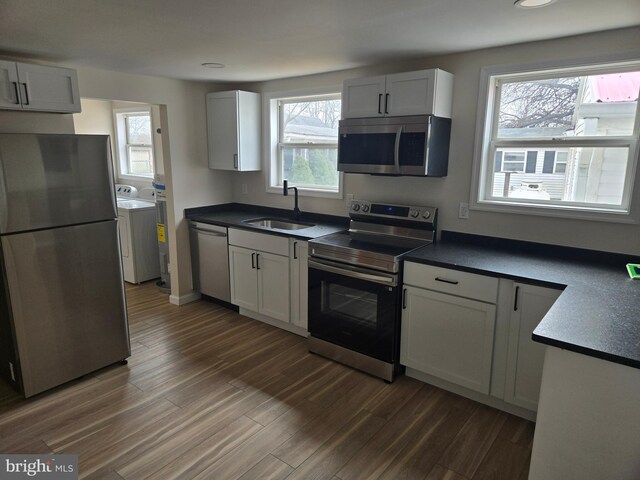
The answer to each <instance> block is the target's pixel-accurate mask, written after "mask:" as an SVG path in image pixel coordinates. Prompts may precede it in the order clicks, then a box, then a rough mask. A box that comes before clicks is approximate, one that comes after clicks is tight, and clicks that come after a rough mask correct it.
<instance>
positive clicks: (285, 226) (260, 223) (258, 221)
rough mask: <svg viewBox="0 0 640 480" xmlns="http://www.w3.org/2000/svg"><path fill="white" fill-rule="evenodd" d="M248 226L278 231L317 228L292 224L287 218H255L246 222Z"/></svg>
mask: <svg viewBox="0 0 640 480" xmlns="http://www.w3.org/2000/svg"><path fill="white" fill-rule="evenodd" d="M244 223H246V224H247V225H253V226H254V227H263V228H275V229H277V230H302V229H303V228H309V227H315V224H313V223H303V222H292V221H290V220H287V219H285V218H254V219H252V220H245V221H244Z"/></svg>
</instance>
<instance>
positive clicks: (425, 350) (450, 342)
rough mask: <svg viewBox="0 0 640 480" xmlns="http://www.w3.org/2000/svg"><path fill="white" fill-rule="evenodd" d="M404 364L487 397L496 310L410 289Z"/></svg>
mask: <svg viewBox="0 0 640 480" xmlns="http://www.w3.org/2000/svg"><path fill="white" fill-rule="evenodd" d="M404 295H405V299H404V300H405V303H404V306H405V308H404V310H403V312H402V337H401V338H402V340H401V347H400V363H402V364H403V365H406V366H407V367H411V368H414V369H416V370H419V371H421V372H424V373H426V374H429V375H433V376H435V377H438V378H441V379H443V380H446V381H449V382H452V383H455V384H457V385H461V386H463V387H466V388H469V389H471V390H475V391H477V392H481V393H485V394H488V393H489V387H490V381H491V359H492V354H493V330H494V324H495V316H496V307H495V305H492V304H489V303H485V302H480V301H477V300H471V299H467V298H461V297H457V296H454V295H449V294H445V293H440V292H434V291H431V290H426V289H422V288H416V287H411V286H407V287H405V291H404Z"/></svg>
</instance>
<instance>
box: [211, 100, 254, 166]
mask: <svg viewBox="0 0 640 480" xmlns="http://www.w3.org/2000/svg"><path fill="white" fill-rule="evenodd" d="M207 138H208V147H209V168H212V169H214V170H235V171H240V172H246V171H255V170H260V94H258V93H251V92H243V91H240V90H234V91H230V92H215V93H209V94H207Z"/></svg>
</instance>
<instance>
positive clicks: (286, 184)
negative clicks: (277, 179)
mask: <svg viewBox="0 0 640 480" xmlns="http://www.w3.org/2000/svg"><path fill="white" fill-rule="evenodd" d="M289 190H293V194H294V204H293V220H294V221H296V222H299V221H300V215H302V212H300V209H299V208H298V188H297V187H290V186H289V181H288V180H283V181H282V194H283V195H284V196H285V197H286V196H288V195H289Z"/></svg>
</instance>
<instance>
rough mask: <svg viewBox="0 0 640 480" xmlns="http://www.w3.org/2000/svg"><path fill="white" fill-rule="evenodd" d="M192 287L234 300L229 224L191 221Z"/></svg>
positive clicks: (228, 300) (221, 297)
mask: <svg viewBox="0 0 640 480" xmlns="http://www.w3.org/2000/svg"><path fill="white" fill-rule="evenodd" d="M189 233H190V237H191V239H190V240H191V269H192V271H193V288H194V289H195V290H197V291H198V292H200V293H202V294H204V295H208V296H210V297H213V298H217V299H219V300H224V301H225V302H230V301H231V289H230V287H229V250H228V245H227V227H219V226H217V225H209V224H206V223H200V222H194V221H191V222H189Z"/></svg>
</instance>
